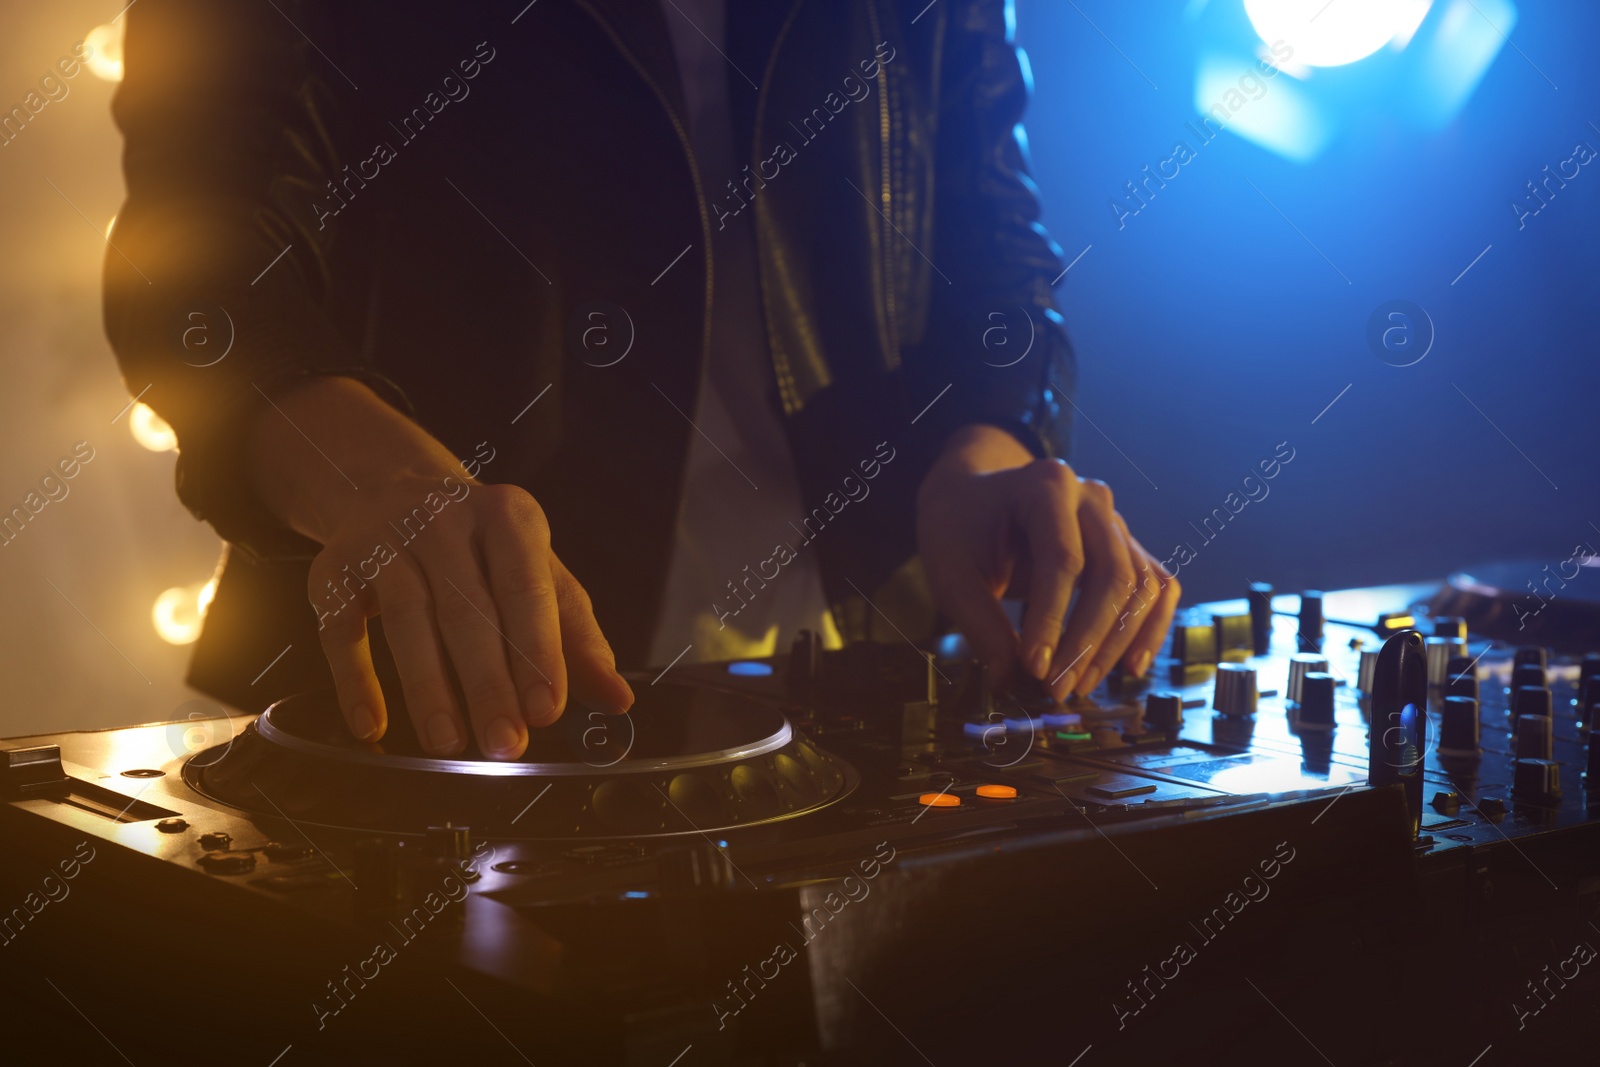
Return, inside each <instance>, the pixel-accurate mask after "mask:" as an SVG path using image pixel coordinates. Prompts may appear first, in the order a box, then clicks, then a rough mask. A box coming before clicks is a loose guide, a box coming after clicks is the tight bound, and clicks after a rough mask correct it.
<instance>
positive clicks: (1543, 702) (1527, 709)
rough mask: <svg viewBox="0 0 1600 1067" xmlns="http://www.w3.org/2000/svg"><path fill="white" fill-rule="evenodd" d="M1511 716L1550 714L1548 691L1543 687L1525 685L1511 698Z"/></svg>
mask: <svg viewBox="0 0 1600 1067" xmlns="http://www.w3.org/2000/svg"><path fill="white" fill-rule="evenodd" d="M1511 714H1513V715H1545V716H1548V715H1549V714H1550V690H1548V689H1546V688H1544V687H1543V686H1532V685H1525V686H1523V687H1522V688H1521V689H1518V690H1517V692H1516V695H1515V696H1513V697H1512V698H1511Z"/></svg>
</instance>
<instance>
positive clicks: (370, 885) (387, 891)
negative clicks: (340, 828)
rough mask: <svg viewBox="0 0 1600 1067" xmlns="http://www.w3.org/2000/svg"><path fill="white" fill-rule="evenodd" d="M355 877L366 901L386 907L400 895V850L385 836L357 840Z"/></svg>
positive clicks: (361, 898)
mask: <svg viewBox="0 0 1600 1067" xmlns="http://www.w3.org/2000/svg"><path fill="white" fill-rule="evenodd" d="M353 881H354V882H355V885H356V897H357V899H359V900H360V901H361V902H362V903H363V904H366V905H369V906H372V907H384V906H387V905H389V904H393V903H394V902H395V901H397V900H399V899H400V854H399V851H398V850H397V849H396V847H395V845H394V844H393V843H392V842H390V841H387V840H385V839H383V838H381V837H372V838H366V839H364V840H361V841H357V842H356V862H355V872H354V878H353Z"/></svg>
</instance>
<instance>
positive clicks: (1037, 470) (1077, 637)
mask: <svg viewBox="0 0 1600 1067" xmlns="http://www.w3.org/2000/svg"><path fill="white" fill-rule="evenodd" d="M917 541H918V547H919V549H920V551H921V554H922V563H923V567H924V568H925V569H926V571H927V574H928V581H929V583H930V585H931V586H932V588H933V594H934V597H935V599H936V600H937V601H938V603H939V606H940V607H941V608H942V609H943V610H944V611H945V612H946V613H947V614H948V615H949V616H950V617H951V619H952V620H953V621H954V622H955V624H956V626H957V627H958V628H959V629H960V630H961V631H962V632H963V633H964V634H966V637H967V640H968V641H969V642H970V643H971V644H972V646H973V649H974V651H975V652H976V653H977V654H978V656H979V657H980V658H981V659H982V660H983V661H984V662H985V663H986V664H987V665H988V667H989V669H990V671H991V672H992V676H993V677H995V678H1005V677H1006V676H1007V674H1008V673H1009V672H1010V671H1011V670H1012V669H1013V668H1014V667H1016V666H1017V665H1018V664H1019V663H1020V664H1021V666H1022V669H1023V670H1026V671H1027V672H1028V673H1029V674H1031V675H1033V676H1034V677H1035V678H1039V679H1043V680H1044V681H1046V682H1047V683H1049V684H1050V689H1051V691H1052V693H1053V694H1054V695H1055V697H1056V699H1058V700H1061V699H1065V698H1066V696H1067V695H1068V694H1069V693H1080V694H1081V693H1087V692H1089V690H1091V689H1093V688H1094V687H1095V686H1096V685H1097V684H1099V682H1100V679H1101V678H1103V677H1105V674H1106V672H1107V671H1109V670H1110V669H1111V668H1112V666H1114V665H1115V664H1116V663H1117V662H1118V660H1119V659H1120V660H1121V662H1122V665H1123V667H1124V669H1126V670H1128V671H1130V672H1132V673H1133V674H1136V675H1142V674H1143V673H1144V672H1145V671H1146V670H1147V669H1148V668H1149V666H1150V663H1151V661H1152V660H1153V659H1154V658H1155V654H1156V652H1157V651H1159V650H1160V648H1161V643H1162V641H1163V640H1164V639H1165V638H1166V633H1167V627H1168V626H1169V625H1170V624H1171V622H1172V614H1173V611H1174V610H1175V609H1176V607H1177V605H1178V597H1179V594H1180V592H1181V590H1180V587H1179V585H1178V580H1177V579H1176V578H1174V577H1173V576H1172V575H1171V574H1169V573H1168V572H1167V571H1166V569H1165V568H1163V567H1162V566H1161V564H1160V563H1159V562H1157V561H1156V560H1155V558H1154V557H1152V556H1151V555H1150V553H1148V552H1146V551H1145V549H1144V546H1142V545H1141V544H1139V542H1138V541H1136V540H1135V539H1134V538H1133V536H1132V535H1131V534H1130V533H1129V532H1128V525H1127V523H1125V522H1124V521H1123V519H1122V516H1121V515H1119V514H1117V512H1116V510H1115V509H1114V508H1113V507H1112V500H1111V489H1110V488H1109V487H1108V486H1107V485H1106V484H1105V483H1104V482H1101V481H1095V480H1093V479H1088V478H1079V477H1078V476H1077V475H1076V474H1075V473H1073V470H1072V468H1071V467H1069V466H1067V465H1066V464H1065V463H1063V462H1061V461H1060V460H1054V459H1035V458H1034V457H1033V455H1032V453H1030V452H1029V451H1028V450H1027V449H1026V448H1024V447H1023V446H1022V444H1021V443H1020V442H1018V441H1017V440H1016V438H1014V437H1012V436H1011V435H1010V434H1008V433H1006V432H1005V431H1004V430H1001V429H999V428H998V427H994V426H981V425H979V426H967V427H963V428H962V429H960V430H958V431H956V433H954V434H953V435H952V436H951V438H950V440H949V442H948V443H947V444H946V446H945V450H944V452H943V453H942V454H941V455H940V457H939V459H938V460H937V461H935V463H934V465H933V466H932V468H930V469H929V471H928V474H927V475H926V476H925V477H924V478H923V481H922V485H921V487H920V489H919V491H918V495H917ZM1074 590H1077V593H1078V599H1077V603H1076V604H1073V603H1072V595H1073V591H1074ZM1006 596H1022V597H1026V599H1027V607H1026V610H1025V611H1024V613H1023V619H1022V633H1021V635H1020V636H1019V635H1018V634H1017V632H1016V631H1015V630H1013V629H1012V627H1011V623H1010V621H1009V620H1008V619H1007V618H1006V615H1005V612H1004V611H1003V610H1002V609H1001V606H1000V600H1001V598H1002V597H1006ZM1069 605H1071V615H1070V617H1069V616H1068V606H1069Z"/></svg>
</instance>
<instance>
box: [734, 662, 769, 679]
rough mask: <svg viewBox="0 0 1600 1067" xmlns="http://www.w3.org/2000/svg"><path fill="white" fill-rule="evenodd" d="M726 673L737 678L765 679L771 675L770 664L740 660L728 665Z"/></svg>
mask: <svg viewBox="0 0 1600 1067" xmlns="http://www.w3.org/2000/svg"><path fill="white" fill-rule="evenodd" d="M728 673H729V674H731V675H734V676H735V677H738V678H767V677H770V676H771V674H772V664H770V663H757V662H756V661H755V660H748V659H747V660H740V661H739V662H737V663H730V664H728Z"/></svg>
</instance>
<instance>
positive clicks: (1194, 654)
mask: <svg viewBox="0 0 1600 1067" xmlns="http://www.w3.org/2000/svg"><path fill="white" fill-rule="evenodd" d="M1172 658H1173V659H1175V660H1177V661H1178V662H1179V663H1180V664H1182V665H1183V666H1185V667H1192V666H1195V665H1196V664H1200V663H1215V662H1217V660H1218V659H1220V658H1221V657H1220V655H1219V654H1218V652H1217V628H1216V627H1215V626H1213V625H1211V624H1210V623H1208V622H1207V623H1192V622H1191V623H1179V624H1178V625H1176V626H1174V627H1173V628H1172Z"/></svg>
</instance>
